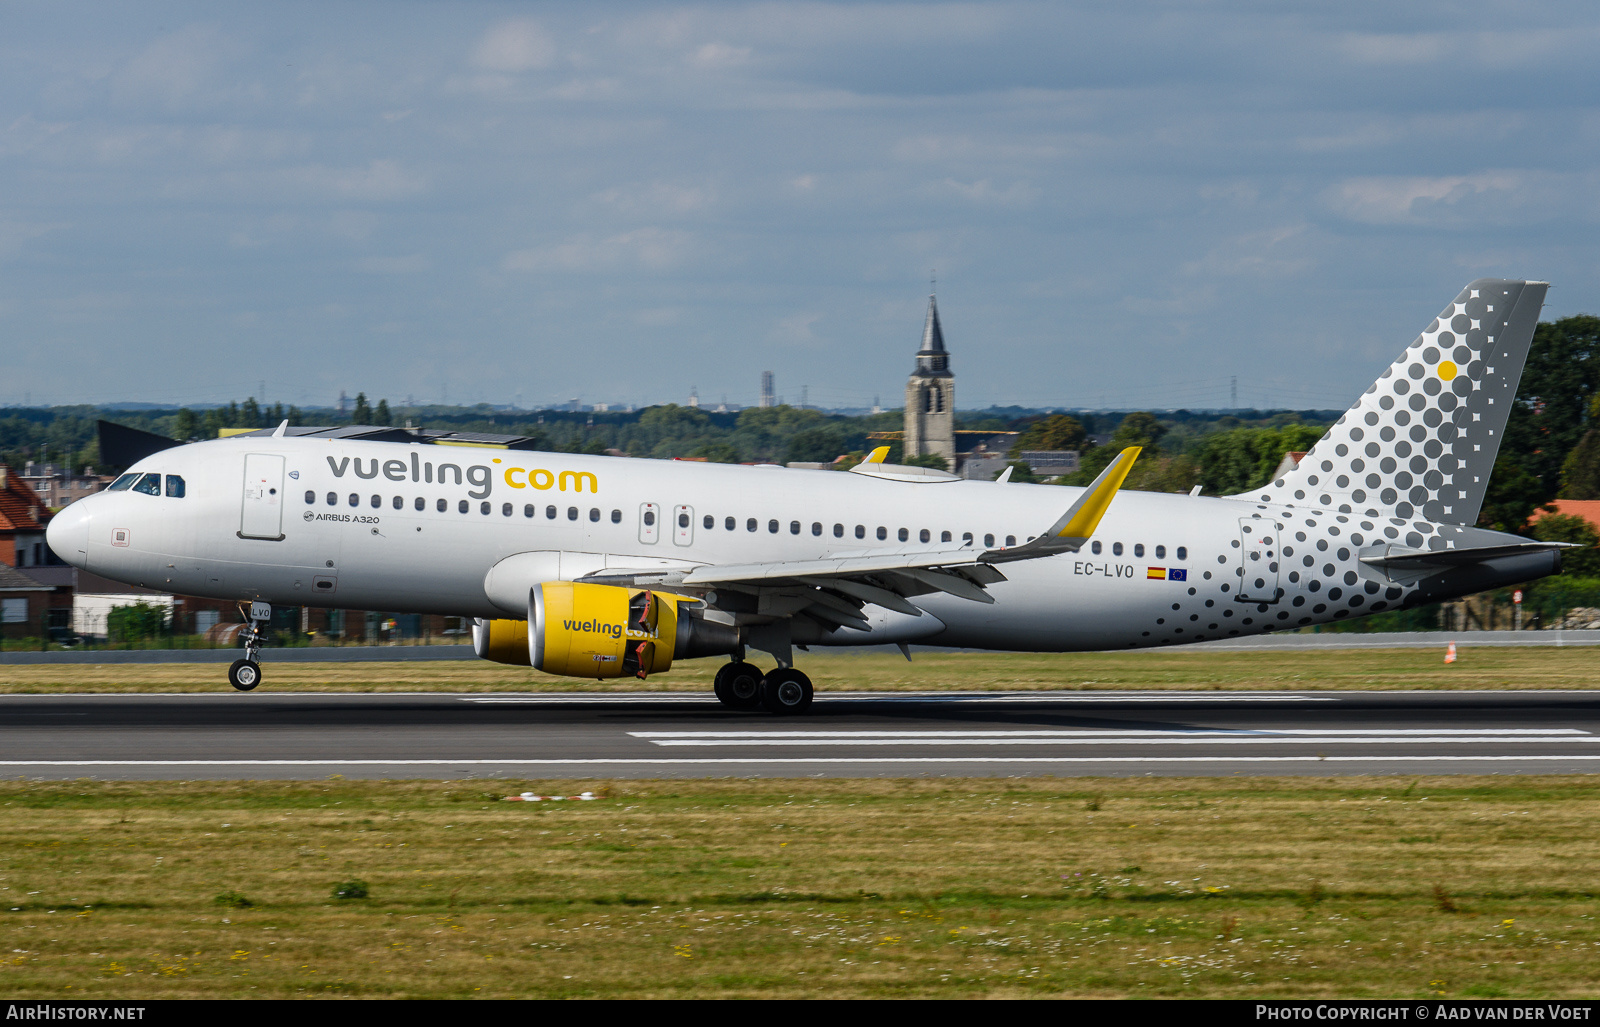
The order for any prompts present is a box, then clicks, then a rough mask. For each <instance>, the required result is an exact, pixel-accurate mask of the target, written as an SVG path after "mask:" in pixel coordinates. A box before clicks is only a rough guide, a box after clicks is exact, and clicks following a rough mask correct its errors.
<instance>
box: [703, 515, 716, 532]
mask: <svg viewBox="0 0 1600 1027" xmlns="http://www.w3.org/2000/svg"><path fill="white" fill-rule="evenodd" d="M700 523H701V524H703V525H705V527H706V530H707V531H710V530H711V529H712V528H715V527H716V526H717V519H716V518H715V517H713V516H711V515H710V514H706V515H705V518H704V519H703V520H702V521H701V522H700Z"/></svg>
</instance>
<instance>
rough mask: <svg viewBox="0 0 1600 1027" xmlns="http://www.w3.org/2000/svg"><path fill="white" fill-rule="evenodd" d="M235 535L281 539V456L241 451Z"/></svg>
mask: <svg viewBox="0 0 1600 1027" xmlns="http://www.w3.org/2000/svg"><path fill="white" fill-rule="evenodd" d="M239 537H240V538H256V539H264V540H266V541H269V542H281V541H283V457H281V456H277V455H274V454H271V453H247V454H245V458H244V506H243V510H242V512H241V513H240V516H239Z"/></svg>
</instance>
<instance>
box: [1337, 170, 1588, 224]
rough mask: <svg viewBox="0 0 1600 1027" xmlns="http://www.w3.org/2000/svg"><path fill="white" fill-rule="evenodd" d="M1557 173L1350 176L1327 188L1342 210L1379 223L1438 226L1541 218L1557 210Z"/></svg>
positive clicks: (1500, 172)
mask: <svg viewBox="0 0 1600 1027" xmlns="http://www.w3.org/2000/svg"><path fill="white" fill-rule="evenodd" d="M1552 179H1553V176H1549V175H1535V174H1530V173H1528V172H1522V171H1484V172H1480V173H1478V174H1473V175H1442V176H1434V177H1424V176H1410V177H1405V176H1397V175H1383V176H1370V177H1363V178H1350V179H1346V180H1344V181H1342V182H1339V183H1337V184H1335V185H1333V186H1331V187H1330V188H1328V189H1327V190H1326V191H1325V192H1324V193H1323V200H1324V202H1325V203H1326V204H1327V205H1328V206H1329V207H1331V208H1332V209H1333V210H1334V211H1335V212H1336V213H1338V214H1340V215H1342V216H1344V217H1347V218H1349V219H1351V220H1352V221H1361V222H1365V223H1367V224H1373V225H1430V226H1435V227H1444V226H1454V225H1466V224H1470V223H1474V222H1476V223H1482V222H1484V221H1486V220H1494V221H1498V222H1503V221H1504V220H1506V219H1508V218H1511V217H1514V216H1515V217H1519V218H1523V219H1536V218H1541V217H1547V216H1549V215H1550V214H1552V213H1554V211H1553V210H1552V209H1551V205H1550V203H1549V201H1550V200H1551V199H1552V198H1553V197H1551V196H1550V193H1551V192H1552V191H1553V190H1557V191H1558V190H1559V186H1557V184H1556V182H1554V181H1553V180H1552Z"/></svg>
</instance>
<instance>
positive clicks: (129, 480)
mask: <svg viewBox="0 0 1600 1027" xmlns="http://www.w3.org/2000/svg"><path fill="white" fill-rule="evenodd" d="M138 478H139V476H138V475H137V474H124V475H123V476H122V477H120V478H118V479H117V480H116V481H114V482H112V483H111V484H110V485H107V486H106V491H107V492H121V491H122V490H123V489H125V488H127V487H128V486H129V485H132V484H133V483H134V482H135V481H137V480H138Z"/></svg>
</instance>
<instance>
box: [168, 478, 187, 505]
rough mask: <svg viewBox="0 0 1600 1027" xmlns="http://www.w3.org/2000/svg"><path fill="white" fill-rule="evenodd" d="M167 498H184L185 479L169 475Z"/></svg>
mask: <svg viewBox="0 0 1600 1027" xmlns="http://www.w3.org/2000/svg"><path fill="white" fill-rule="evenodd" d="M167 498H168V499H182V498H183V479H182V478H180V477H178V476H177V475H176V474H169V475H167Z"/></svg>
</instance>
